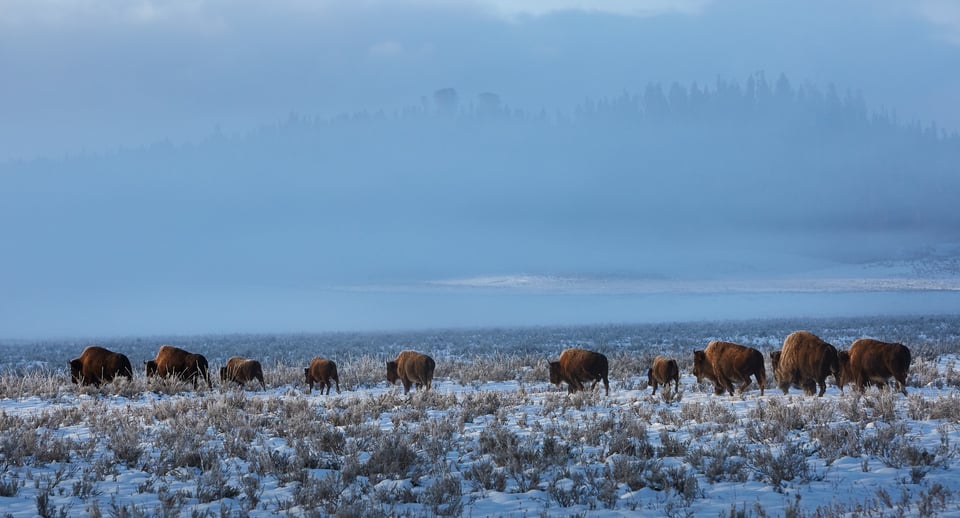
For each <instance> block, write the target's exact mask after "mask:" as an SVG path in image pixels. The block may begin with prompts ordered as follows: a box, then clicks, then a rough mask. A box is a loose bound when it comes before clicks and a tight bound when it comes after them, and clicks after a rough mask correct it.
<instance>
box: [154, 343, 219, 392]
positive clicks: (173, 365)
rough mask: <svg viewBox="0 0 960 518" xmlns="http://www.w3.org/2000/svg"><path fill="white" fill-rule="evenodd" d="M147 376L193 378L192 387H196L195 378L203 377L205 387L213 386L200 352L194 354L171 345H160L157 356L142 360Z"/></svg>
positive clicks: (185, 379)
mask: <svg viewBox="0 0 960 518" xmlns="http://www.w3.org/2000/svg"><path fill="white" fill-rule="evenodd" d="M144 365H146V371H147V377H152V376H159V377H161V378H165V377H167V376H176V377H178V378H180V379H182V380H184V381H189V380H193V388H197V380H198V379H201V378H202V379H204V380H206V382H207V387H211V388H212V387H213V384H212V383H211V382H210V373H209V368H208V365H207V359H206V358H205V357H204V356H203V355H202V354H194V353H190V352H187V351H184V350H183V349H180V348H178V347H174V346H172V345H161V346H160V350H159V351H157V357H156V358H154V359H152V360H147V361H146V362H144Z"/></svg>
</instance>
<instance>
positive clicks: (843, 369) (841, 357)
mask: <svg viewBox="0 0 960 518" xmlns="http://www.w3.org/2000/svg"><path fill="white" fill-rule="evenodd" d="M837 361H838V362H839V363H840V372H839V373H837V374H836V379H837V386H838V387H840V392H841V393H843V386H844V385H846V384H847V382H850V381H853V375H852V374H851V372H850V351H837Z"/></svg>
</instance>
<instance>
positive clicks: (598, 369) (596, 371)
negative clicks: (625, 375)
mask: <svg viewBox="0 0 960 518" xmlns="http://www.w3.org/2000/svg"><path fill="white" fill-rule="evenodd" d="M608 372H609V366H608V364H607V357H606V356H604V355H602V354H600V353H597V352H593V351H587V350H584V349H565V350H564V351H563V352H561V353H560V359H559V360H558V361H555V362H550V383H553V384H554V385H557V386H560V383H561V382H566V383H567V391H568V392H570V393H573V392H576V391H578V390H583V389H584V388H583V382H585V381H593V385H592V386H591V387H590V388H591V389H596V387H597V384H598V383H600V381H603V387H604V389H605V390H606V394H607V395H608V396H609V395H610V382H609V381H608V380H607V373H608Z"/></svg>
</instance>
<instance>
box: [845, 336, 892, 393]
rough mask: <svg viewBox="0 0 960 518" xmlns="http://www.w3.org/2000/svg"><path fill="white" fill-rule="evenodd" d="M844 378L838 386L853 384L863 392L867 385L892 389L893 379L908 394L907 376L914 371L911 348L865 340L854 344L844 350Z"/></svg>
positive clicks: (862, 339)
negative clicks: (911, 366) (912, 368)
mask: <svg viewBox="0 0 960 518" xmlns="http://www.w3.org/2000/svg"><path fill="white" fill-rule="evenodd" d="M838 356H839V359H840V378H839V380H838V383H837V384H838V385H840V391H841V392H843V386H844V385H845V384H847V383H853V384H855V385H856V386H857V389H858V390H859V391H860V392H863V390H864V387H865V385H866V384H867V383H873V384H874V385H876V386H877V387H886V386H889V379H890V378H893V379H895V380H896V381H897V388H898V389H899V390H900V392H902V393H903V395H904V396H906V395H907V374H908V372H909V371H910V349H908V348H907V347H906V346H904V345H902V344H896V343H888V342H881V341H879V340H873V339H870V338H861V339H859V340H857V341H855V342H853V344H851V345H850V350H849V351H840V352H839V353H838Z"/></svg>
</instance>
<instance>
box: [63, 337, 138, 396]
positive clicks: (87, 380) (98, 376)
mask: <svg viewBox="0 0 960 518" xmlns="http://www.w3.org/2000/svg"><path fill="white" fill-rule="evenodd" d="M117 376H125V377H126V378H127V379H133V367H131V366H130V359H129V358H127V357H126V355H124V354H121V353H115V352H113V351H110V350H108V349H104V348H103V347H99V346H96V345H91V346H90V347H87V348H86V349H84V350H83V352H82V353H80V357H79V358H74V359H73V360H70V380H71V381H73V382H74V383H76V384H79V385H94V386H97V387H99V386H100V384H101V383H107V382H109V381H113V379H114V378H116V377H117Z"/></svg>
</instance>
